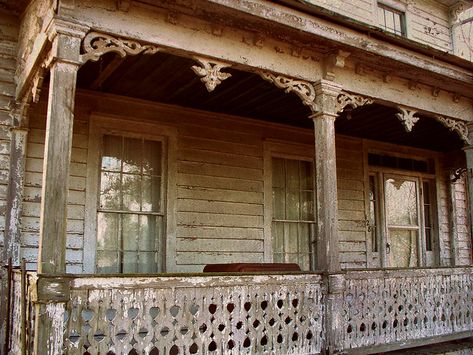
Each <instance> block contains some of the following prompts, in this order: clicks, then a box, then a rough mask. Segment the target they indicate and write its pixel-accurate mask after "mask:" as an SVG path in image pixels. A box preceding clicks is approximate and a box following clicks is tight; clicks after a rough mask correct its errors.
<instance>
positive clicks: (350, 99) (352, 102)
mask: <svg viewBox="0 0 473 355" xmlns="http://www.w3.org/2000/svg"><path fill="white" fill-rule="evenodd" d="M372 103H374V100H373V99H372V98H369V97H364V96H361V95H355V94H350V93H347V92H342V93H341V94H340V95H338V97H337V112H343V111H344V110H345V108H347V107H349V108H351V109H352V110H353V109H355V108H357V107H360V106H364V105H371V104H372Z"/></svg>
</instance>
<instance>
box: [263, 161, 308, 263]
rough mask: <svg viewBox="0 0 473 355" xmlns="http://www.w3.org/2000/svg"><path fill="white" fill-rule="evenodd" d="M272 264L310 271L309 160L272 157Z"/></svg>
mask: <svg viewBox="0 0 473 355" xmlns="http://www.w3.org/2000/svg"><path fill="white" fill-rule="evenodd" d="M271 165H272V200H273V203H272V226H271V237H272V251H273V261H274V262H278V263H284V262H286V263H297V264H299V266H300V268H301V269H302V270H311V269H312V268H313V240H314V203H313V201H314V190H313V185H314V183H313V182H314V180H313V164H312V162H311V161H304V160H296V159H286V158H279V157H273V158H272V160H271Z"/></svg>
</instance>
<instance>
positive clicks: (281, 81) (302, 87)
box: [258, 72, 318, 113]
mask: <svg viewBox="0 0 473 355" xmlns="http://www.w3.org/2000/svg"><path fill="white" fill-rule="evenodd" d="M258 74H259V75H260V76H261V77H262V78H263V79H264V80H266V81H269V82H270V83H273V84H274V85H276V87H278V88H279V89H283V90H284V92H286V93H289V92H293V93H294V94H296V95H297V96H299V98H300V99H301V100H302V103H303V104H304V105H306V106H309V108H310V110H311V111H312V113H316V112H318V109H317V104H316V103H315V98H316V94H315V88H314V85H312V84H311V83H309V82H307V81H303V80H296V79H291V78H287V77H285V76H282V75H275V74H272V73H270V72H258Z"/></svg>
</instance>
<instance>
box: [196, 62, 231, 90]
mask: <svg viewBox="0 0 473 355" xmlns="http://www.w3.org/2000/svg"><path fill="white" fill-rule="evenodd" d="M194 59H195V60H196V61H197V62H199V64H200V65H201V66H200V67H199V66H197V65H194V66H192V70H193V71H194V73H196V74H197V75H198V76H200V77H201V78H200V81H202V82H203V83H204V85H205V87H206V88H207V91H208V92H212V91H214V90H215V88H216V87H217V85H219V84H221V83H222V81H223V80H226V79H228V78H230V77H231V76H232V74H230V73H222V72H221V71H220V70H221V69H223V68H228V67H230V66H231V65H229V64H226V63H223V62H219V61H216V60H207V59H204V58H199V57H194Z"/></svg>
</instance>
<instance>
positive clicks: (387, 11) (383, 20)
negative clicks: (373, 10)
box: [378, 3, 406, 36]
mask: <svg viewBox="0 0 473 355" xmlns="http://www.w3.org/2000/svg"><path fill="white" fill-rule="evenodd" d="M405 22H406V20H405V14H404V12H402V11H399V10H396V9H394V8H392V7H389V6H386V5H384V4H382V3H378V24H379V25H380V26H381V27H382V28H383V29H384V30H386V31H389V32H392V33H394V34H396V35H399V36H405V35H406V24H405Z"/></svg>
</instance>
